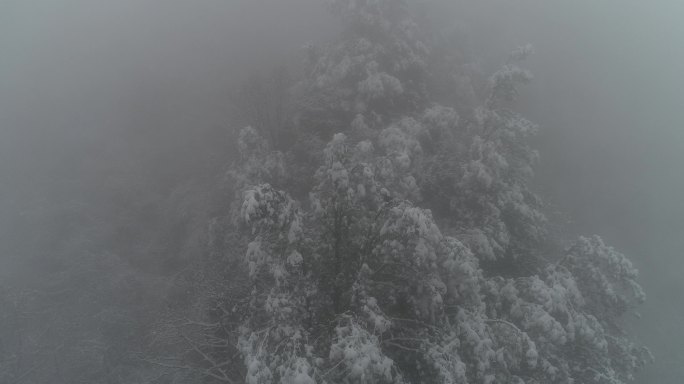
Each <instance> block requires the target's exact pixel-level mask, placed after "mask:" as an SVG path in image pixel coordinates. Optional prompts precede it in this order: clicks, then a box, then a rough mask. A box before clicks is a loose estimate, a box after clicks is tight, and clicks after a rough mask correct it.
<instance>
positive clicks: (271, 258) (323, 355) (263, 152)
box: [233, 0, 650, 384]
mask: <svg viewBox="0 0 684 384" xmlns="http://www.w3.org/2000/svg"><path fill="white" fill-rule="evenodd" d="M330 5H331V8H332V10H333V11H334V12H335V13H336V14H338V15H340V17H341V20H342V22H343V25H344V29H345V32H344V34H343V37H344V38H343V39H341V40H339V41H338V42H336V43H335V44H333V45H331V46H329V47H325V48H323V49H315V48H309V52H308V54H309V65H310V67H309V68H308V72H307V74H306V77H305V78H304V79H303V80H302V81H300V82H299V83H298V84H297V85H296V86H295V88H296V89H295V91H296V92H294V94H296V95H297V97H298V100H299V103H300V104H299V107H298V108H299V109H298V111H297V114H295V116H294V121H295V123H296V124H298V127H299V129H298V130H296V131H295V132H293V133H292V135H293V140H292V141H291V142H293V143H294V145H293V146H292V148H290V149H288V148H285V149H284V153H279V152H271V151H269V150H268V149H267V148H266V145H265V144H264V142H263V140H260V139H259V136H258V134H257V133H256V131H255V130H253V129H250V128H247V129H245V130H243V132H242V133H241V134H240V137H239V147H240V151H241V156H242V160H241V161H242V162H241V163H240V164H238V166H237V167H236V168H235V170H234V171H233V174H234V175H237V179H238V180H241V183H239V184H238V185H239V186H240V189H239V193H240V195H239V196H240V198H239V199H238V203H237V204H236V205H235V206H236V207H239V209H238V208H236V209H235V210H234V215H235V217H236V219H237V221H238V224H239V225H238V227H240V228H241V230H242V232H241V233H242V239H243V240H242V242H241V248H240V249H242V251H243V255H244V256H243V258H244V259H243V260H244V263H243V265H244V271H245V273H246V274H247V275H248V276H249V281H250V286H251V294H250V297H249V303H248V304H246V305H243V306H236V307H235V308H236V309H234V311H236V312H238V313H240V315H241V316H242V324H241V326H240V327H239V329H238V330H236V331H237V332H239V334H240V337H239V342H238V349H239V351H240V353H241V355H242V359H243V362H244V370H243V371H244V373H245V380H246V382H248V383H279V382H285V383H307V384H308V383H425V382H430V383H464V384H465V383H470V384H472V383H477V384H492V383H516V384H523V383H528V384H532V383H567V384H570V383H614V384H621V383H626V382H629V381H630V380H631V379H632V378H633V376H634V373H635V372H636V371H637V370H638V369H639V368H640V367H641V366H642V365H643V364H644V363H646V362H647V361H648V359H649V358H650V354H649V353H648V351H647V350H645V349H643V348H641V347H639V346H637V345H635V344H633V343H632V342H631V341H630V339H629V338H628V336H627V335H626V334H625V333H624V331H623V330H622V327H621V326H620V324H621V321H622V318H623V316H624V315H626V314H628V313H630V312H631V311H632V310H633V309H634V308H635V306H636V305H637V304H639V303H641V302H642V301H643V300H644V294H643V291H642V290H641V287H640V286H639V285H638V282H637V281H636V279H637V275H638V273H637V271H636V269H635V268H634V267H633V266H632V264H631V263H630V262H629V261H628V260H627V259H626V258H625V257H624V256H623V255H622V254H620V253H618V252H617V251H615V250H614V249H613V248H611V247H609V246H606V245H605V244H604V243H603V242H602V240H601V239H600V238H598V237H590V238H584V237H581V238H579V239H578V240H577V241H576V242H574V243H573V245H571V246H570V247H568V248H567V249H566V250H565V251H563V250H561V247H560V246H559V245H558V244H555V243H552V242H551V240H552V239H549V238H548V237H547V231H548V224H547V219H546V217H545V215H544V214H543V204H542V202H541V199H540V198H539V197H538V196H537V195H536V194H535V193H534V191H533V190H532V188H531V187H530V180H531V178H532V176H533V166H534V164H535V163H536V162H537V161H538V155H537V153H536V151H534V150H533V149H532V148H531V147H530V145H529V139H530V137H531V136H532V135H534V134H535V133H536V131H537V130H538V127H537V126H536V125H535V124H533V123H532V122H530V121H528V120H526V119H525V118H524V117H522V116H520V115H519V114H518V113H516V112H515V111H514V110H513V109H512V104H513V102H514V100H515V96H516V95H517V92H518V87H519V86H520V85H521V84H524V83H526V82H528V81H530V80H531V75H530V74H529V73H528V72H527V71H526V70H524V69H522V68H521V67H520V63H521V62H522V60H524V59H525V58H527V57H528V56H529V55H530V54H531V52H532V49H531V47H529V46H524V47H521V48H518V49H516V50H514V51H513V52H512V53H511V55H510V56H509V59H508V60H507V62H506V63H505V64H504V65H503V66H502V68H501V69H500V70H499V71H497V72H496V73H494V74H493V75H492V76H491V77H490V78H489V79H488V80H487V81H484V80H483V81H482V84H486V86H484V88H483V89H484V90H485V91H484V92H483V93H482V96H481V97H480V99H479V100H476V102H475V103H473V104H472V105H468V106H463V105H442V104H440V103H439V102H438V101H437V100H436V99H435V100H433V99H431V98H430V94H429V92H428V87H427V84H428V83H430V81H429V79H427V77H429V72H428V71H427V70H426V68H427V64H426V63H427V60H428V59H430V57H429V49H428V48H426V47H427V46H428V44H427V43H424V42H423V41H424V39H425V36H429V35H430V34H429V33H425V31H423V30H421V27H420V25H418V24H416V23H414V22H413V21H412V18H411V14H410V11H409V8H408V7H406V4H405V3H404V2H402V1H391V0H334V1H331V2H330ZM439 57H442V58H444V57H446V56H444V55H441V56H439ZM433 64H434V63H431V64H430V65H433ZM441 68H456V69H458V65H452V66H450V65H444V66H441ZM440 75H441V74H440ZM475 82H476V81H475V80H473V81H472V82H471V83H475ZM461 91H462V90H454V92H455V93H460V92H461ZM440 99H442V100H448V99H449V98H445V97H443V95H442V96H440ZM457 99H458V98H454V100H457ZM312 132H315V133H316V134H315V135H312V134H311V133H312ZM285 169H287V171H288V172H285V171H284V170H285ZM307 173H308V174H307ZM302 175H304V176H302ZM289 191H294V193H292V194H290V193H288V192H289ZM292 196H295V197H296V198H293V197H292Z"/></svg>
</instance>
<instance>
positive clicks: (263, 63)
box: [0, 0, 684, 383]
mask: <svg viewBox="0 0 684 384" xmlns="http://www.w3.org/2000/svg"><path fill="white" fill-rule="evenodd" d="M321 3H322V1H315V0H282V1H277V0H268V1H267V0H253V1H247V0H240V1H238V0H223V1H219V0H193V1H180V0H173V1H169V0H136V1H133V0H124V1H122V0H117V1H93V0H60V1H48V0H34V1H12V0H4V1H2V2H0V200H1V202H0V208H2V209H7V210H9V209H12V208H11V207H12V204H13V202H16V201H18V200H21V199H22V198H23V199H26V198H27V197H26V196H27V195H28V196H31V194H32V193H36V190H40V189H41V188H45V186H46V185H51V184H50V183H49V182H46V180H53V179H60V178H71V180H76V181H79V180H80V182H82V183H87V179H84V178H82V177H79V173H78V172H79V171H78V170H79V169H81V167H84V166H85V165H87V164H88V163H93V162H98V161H100V162H105V161H123V160H121V159H120V157H121V156H124V155H122V153H126V151H129V150H130V151H137V152H136V153H139V152H144V151H145V150H146V149H145V148H136V149H130V148H128V147H129V146H131V145H133V144H130V143H131V142H133V143H134V144H135V143H138V142H140V143H145V144H144V145H149V143H159V145H160V146H164V145H168V146H169V147H170V148H175V147H183V146H186V143H187V145H191V144H192V137H193V135H192V134H191V133H192V132H197V133H198V134H200V133H201V132H203V131H204V130H207V129H211V128H212V127H217V126H218V127H221V126H225V125H227V123H228V121H226V119H227V113H226V108H227V103H228V94H227V93H228V91H229V90H230V87H231V86H233V85H234V84H235V83H236V82H238V81H239V80H240V79H241V78H243V77H244V76H246V75H247V74H249V73H250V72H252V71H253V70H254V69H258V68H269V66H270V65H271V64H272V63H271V61H272V60H275V59H276V58H278V60H280V59H282V58H283V57H285V58H286V59H287V60H297V54H298V48H299V47H301V45H302V44H303V43H305V42H307V41H311V40H313V41H318V40H321V39H324V38H325V37H326V36H329V35H331V33H332V32H331V30H332V28H333V27H332V25H333V24H332V23H331V20H330V19H329V18H328V17H327V16H325V14H324V13H323V12H322V5H321ZM451 5H452V6H451V7H450V8H453V9H454V13H453V19H454V21H458V22H461V23H464V24H467V26H468V28H469V31H470V32H469V33H470V35H471V40H472V42H473V44H474V45H475V46H476V48H477V50H478V51H479V53H480V54H481V55H482V57H483V59H484V60H485V62H486V63H488V64H489V65H493V63H495V62H497V60H503V58H504V57H505V54H506V52H507V51H508V50H510V49H511V48H512V47H514V46H516V45H519V44H522V43H526V42H530V43H532V44H534V46H535V47H536V52H537V54H536V55H535V56H533V58H532V59H531V61H530V63H529V65H530V67H531V69H533V71H534V74H535V77H536V79H535V82H534V84H533V85H532V86H530V87H529V88H528V89H527V90H526V91H525V93H524V95H523V96H524V97H523V100H521V109H522V110H523V111H525V112H526V113H527V115H528V116H529V117H530V118H532V119H533V120H535V121H536V122H538V123H540V124H541V125H542V128H543V131H542V134H541V135H540V137H539V138H538V140H537V146H538V147H539V148H540V151H541V154H542V161H541V163H540V166H539V168H538V184H539V188H540V189H541V190H542V191H543V192H544V194H545V196H546V197H547V199H548V201H549V202H550V203H552V204H554V205H555V207H556V208H557V209H558V210H560V211H564V212H567V213H568V216H569V217H571V218H572V219H574V222H573V224H572V225H571V228H572V229H573V230H575V231H577V232H578V233H583V234H591V233H598V234H601V235H603V236H604V237H605V238H606V239H607V241H608V242H609V243H611V244H613V245H615V246H616V247H617V248H619V249H620V250H622V251H623V252H624V253H626V254H628V255H629V256H630V257H631V258H632V259H633V260H635V262H636V263H637V265H638V266H639V267H640V269H641V271H642V280H643V285H644V287H645V288H646V291H647V293H648V294H649V300H648V302H647V304H646V305H645V306H644V307H643V311H642V314H643V317H642V319H641V320H638V321H636V322H635V323H634V324H635V327H636V328H637V330H638V333H639V338H640V339H641V340H642V341H643V342H644V343H646V344H649V345H651V346H652V347H653V350H654V352H655V354H656V357H657V359H658V362H657V363H656V364H655V365H654V366H652V367H650V368H649V369H648V370H647V372H646V373H645V375H644V379H643V382H644V383H652V382H659V383H680V382H681V378H682V377H683V376H684V374H683V373H684V372H683V371H684V368H683V366H684V348H682V344H684V343H683V341H684V337H683V336H682V335H683V334H684V331H682V326H683V325H684V298H683V297H682V296H683V295H682V292H684V280H683V279H682V273H683V272H684V259H683V258H682V250H683V249H684V177H683V175H684V129H683V128H684V127H683V126H682V125H683V124H682V119H683V118H682V111H683V110H684V76H683V75H682V72H683V69H684V43H683V42H684V25H683V23H682V21H681V17H682V15H684V2H681V1H678V0H659V1H643V0H642V1H637V0H602V1H596V0H593V1H591V0H572V1H570V0H568V1H560V0H559V1H549V0H506V1H504V0H478V1H476V0H467V1H466V0H460V1H453V2H451ZM442 16H444V15H442ZM136 135H147V136H145V137H147V138H148V139H147V140H144V141H137V139H135V138H137V137H138V136H136ZM150 137H151V138H152V139H150ZM131 138H133V139H131ZM127 140H128V141H127ZM117 141H121V142H122V144H121V147H122V148H124V150H122V152H119V153H117V154H115V155H111V156H110V157H108V155H107V153H103V152H102V150H103V148H110V147H111V143H112V142H117ZM127 143H128V144H127ZM133 146H134V145H133ZM197 150H201V148H197ZM183 156H193V152H192V151H190V152H183ZM112 157H113V158H115V160H112ZM84 164H85V165H84ZM0 212H1V211H0ZM4 225H6V226H7V225H9V226H11V223H5V224H4ZM0 229H2V227H0ZM5 229H7V228H5ZM0 261H1V260H0ZM0 269H4V271H3V272H4V273H3V274H0V276H3V275H7V274H11V269H9V267H6V266H5V267H3V264H2V263H1V262H0Z"/></svg>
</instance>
